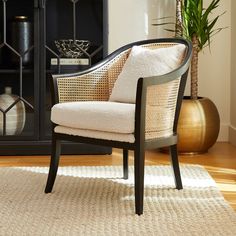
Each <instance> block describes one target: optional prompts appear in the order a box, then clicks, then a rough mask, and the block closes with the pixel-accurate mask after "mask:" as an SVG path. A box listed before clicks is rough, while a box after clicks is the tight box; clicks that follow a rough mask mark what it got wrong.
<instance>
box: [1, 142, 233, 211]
mask: <svg viewBox="0 0 236 236" xmlns="http://www.w3.org/2000/svg"><path fill="white" fill-rule="evenodd" d="M130 156H131V157H130V164H133V153H132V152H130ZM179 159H180V163H182V164H183V163H185V164H199V165H202V166H204V167H205V168H206V169H207V171H208V172H209V174H210V175H211V176H212V177H213V178H214V180H215V181H216V183H217V186H218V188H219V189H220V191H221V192H222V194H223V196H224V198H225V199H226V200H227V201H228V202H229V204H230V205H231V206H232V207H233V208H234V210H235V211H236V147H234V146H232V145H231V144H229V143H220V142H219V143H216V144H215V145H214V146H213V147H212V148H211V149H210V150H209V152H208V153H205V154H201V155H180V157H179ZM169 163H170V162H169V155H168V154H166V153H161V152H159V151H158V150H152V151H147V152H146V165H160V164H169ZM121 164H122V151H121V150H118V149H114V150H113V153H112V155H93V156H92V155H67V156H62V157H61V161H60V165H61V166H71V165H73V166H99V165H121ZM48 165H49V156H0V166H48Z"/></svg>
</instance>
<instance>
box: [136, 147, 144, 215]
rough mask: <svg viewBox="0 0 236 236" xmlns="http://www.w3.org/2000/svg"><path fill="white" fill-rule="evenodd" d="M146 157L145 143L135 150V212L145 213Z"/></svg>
mask: <svg viewBox="0 0 236 236" xmlns="http://www.w3.org/2000/svg"><path fill="white" fill-rule="evenodd" d="M144 159H145V152H144V148H143V145H141V147H137V148H136V149H135V150H134V188H135V213H136V214H138V215H142V214H143V194H144Z"/></svg>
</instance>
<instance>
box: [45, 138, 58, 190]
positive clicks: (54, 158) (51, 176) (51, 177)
mask: <svg viewBox="0 0 236 236" xmlns="http://www.w3.org/2000/svg"><path fill="white" fill-rule="evenodd" d="M60 153H61V143H60V140H58V139H56V138H55V137H54V135H53V136H52V153H51V162H50V168H49V173H48V179H47V184H46V188H45V193H50V192H51V191H52V188H53V185H54V182H55V179H56V175H57V169H58V164H59V159H60Z"/></svg>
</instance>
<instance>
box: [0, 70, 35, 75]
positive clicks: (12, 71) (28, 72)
mask: <svg viewBox="0 0 236 236" xmlns="http://www.w3.org/2000/svg"><path fill="white" fill-rule="evenodd" d="M19 72H20V70H19V69H0V74H18V73H19ZM22 73H23V74H24V73H25V74H30V73H34V69H23V70H22Z"/></svg>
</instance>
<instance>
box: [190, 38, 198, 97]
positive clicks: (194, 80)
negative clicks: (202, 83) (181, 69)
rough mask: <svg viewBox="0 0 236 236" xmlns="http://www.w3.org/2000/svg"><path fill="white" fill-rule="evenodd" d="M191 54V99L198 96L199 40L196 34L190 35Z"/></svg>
mask: <svg viewBox="0 0 236 236" xmlns="http://www.w3.org/2000/svg"><path fill="white" fill-rule="evenodd" d="M192 44H193V55H192V60H191V99H197V98H198V52H199V42H198V37H197V35H196V34H193V36H192Z"/></svg>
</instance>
